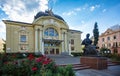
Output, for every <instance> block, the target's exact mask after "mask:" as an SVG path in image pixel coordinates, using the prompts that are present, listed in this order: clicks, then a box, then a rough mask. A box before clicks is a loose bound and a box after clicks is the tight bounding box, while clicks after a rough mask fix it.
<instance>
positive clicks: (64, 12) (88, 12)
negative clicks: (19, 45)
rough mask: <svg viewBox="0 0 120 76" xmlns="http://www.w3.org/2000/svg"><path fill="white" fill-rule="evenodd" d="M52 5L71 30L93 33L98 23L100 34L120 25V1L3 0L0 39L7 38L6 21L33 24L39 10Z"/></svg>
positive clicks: (0, 10) (0, 5) (84, 33)
mask: <svg viewBox="0 0 120 76" xmlns="http://www.w3.org/2000/svg"><path fill="white" fill-rule="evenodd" d="M50 8H52V11H53V13H54V14H57V15H59V16H61V17H62V18H63V19H64V20H65V22H66V23H67V24H68V25H69V28H70V29H73V30H78V31H81V32H83V33H82V37H81V38H82V39H84V38H85V36H86V34H87V33H90V35H91V36H93V29H94V24H95V22H97V24H98V29H99V34H101V33H103V32H105V31H106V30H107V29H108V28H110V27H111V26H113V25H116V24H120V0H0V38H3V39H6V26H5V24H4V23H3V22H2V20H12V21H20V22H27V23H32V22H33V20H34V16H35V15H36V14H37V13H38V12H39V11H45V10H47V9H50Z"/></svg>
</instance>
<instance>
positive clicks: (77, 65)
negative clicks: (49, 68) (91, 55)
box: [58, 64, 90, 71]
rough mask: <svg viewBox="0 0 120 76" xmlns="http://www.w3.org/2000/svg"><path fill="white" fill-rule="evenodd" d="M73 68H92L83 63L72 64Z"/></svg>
mask: <svg viewBox="0 0 120 76" xmlns="http://www.w3.org/2000/svg"><path fill="white" fill-rule="evenodd" d="M71 65H72V68H73V70H75V71H77V70H83V69H90V66H87V65H82V64H71ZM58 66H63V67H64V66H67V65H58Z"/></svg>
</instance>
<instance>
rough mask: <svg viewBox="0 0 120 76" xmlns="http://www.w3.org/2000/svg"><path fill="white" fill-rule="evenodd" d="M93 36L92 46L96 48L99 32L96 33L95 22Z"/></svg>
mask: <svg viewBox="0 0 120 76" xmlns="http://www.w3.org/2000/svg"><path fill="white" fill-rule="evenodd" d="M93 36H94V43H93V44H94V45H95V46H96V45H97V44H98V40H99V31H98V25H97V22H95V24H94V29H93Z"/></svg>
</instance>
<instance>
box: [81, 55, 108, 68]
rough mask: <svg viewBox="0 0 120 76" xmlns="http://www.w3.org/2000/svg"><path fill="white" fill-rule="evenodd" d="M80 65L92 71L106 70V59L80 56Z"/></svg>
mask: <svg viewBox="0 0 120 76" xmlns="http://www.w3.org/2000/svg"><path fill="white" fill-rule="evenodd" d="M80 63H81V64H85V65H88V66H90V67H91V68H92V69H97V70H102V69H107V58H105V57H89V56H82V57H81V58H80Z"/></svg>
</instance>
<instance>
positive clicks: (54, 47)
mask: <svg viewBox="0 0 120 76" xmlns="http://www.w3.org/2000/svg"><path fill="white" fill-rule="evenodd" d="M61 42H62V41H61V40H53V39H44V53H45V54H59V53H60V45H61Z"/></svg>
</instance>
